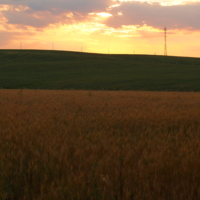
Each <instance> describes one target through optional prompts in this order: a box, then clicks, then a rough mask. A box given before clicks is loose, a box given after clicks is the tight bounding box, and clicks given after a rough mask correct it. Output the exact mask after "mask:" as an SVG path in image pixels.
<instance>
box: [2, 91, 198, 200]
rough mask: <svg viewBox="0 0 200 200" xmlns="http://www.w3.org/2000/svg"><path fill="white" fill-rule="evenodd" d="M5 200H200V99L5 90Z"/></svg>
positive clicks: (174, 95)
mask: <svg viewBox="0 0 200 200" xmlns="http://www.w3.org/2000/svg"><path fill="white" fill-rule="evenodd" d="M0 107H1V109H0V160H1V162H0V172H1V173H0V199H1V200H30V199H31V200H52V199H53V200H62V199H63V200H66V199H69V200H70V199H71V200H72V199H73V200H75V199H81V200H89V199H90V200H98V199H103V200H106V199H107V200H112V199H113V200H114V199H120V200H122V199H124V200H125V199H126V200H129V199H130V200H131V199H134V200H147V199H148V200H188V199H190V200H197V199H199V197H200V171H199V167H200V160H199V159H198V158H199V156H200V123H199V121H200V93H198V92H197V93H195V92H190V93H187V92H185V93H183V92H139V91H138V92H131V91H127V92H123V91H120V92H119V91H118V92H113V91H110V92H109V91H92V90H91V91H74V90H71V91H53V90H52V91H48V90H45V91H43V90H0Z"/></svg>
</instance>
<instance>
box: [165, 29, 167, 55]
mask: <svg viewBox="0 0 200 200" xmlns="http://www.w3.org/2000/svg"><path fill="white" fill-rule="evenodd" d="M164 40H165V47H164V56H167V29H166V27H165V28H164Z"/></svg>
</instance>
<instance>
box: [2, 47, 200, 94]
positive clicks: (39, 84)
mask: <svg viewBox="0 0 200 200" xmlns="http://www.w3.org/2000/svg"><path fill="white" fill-rule="evenodd" d="M0 88H4V89H21V88H23V89H25V88H26V89H75V90H142V91H144V90H145V91H200V59H198V58H186V57H171V56H168V57H165V56H153V55H112V54H109V55H103V54H91V53H78V52H66V51H41V50H0Z"/></svg>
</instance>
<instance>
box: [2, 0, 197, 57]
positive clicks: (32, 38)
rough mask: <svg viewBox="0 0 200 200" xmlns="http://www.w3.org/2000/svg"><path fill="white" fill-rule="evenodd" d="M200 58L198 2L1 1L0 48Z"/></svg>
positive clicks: (163, 0) (108, 0) (103, 0)
mask: <svg viewBox="0 0 200 200" xmlns="http://www.w3.org/2000/svg"><path fill="white" fill-rule="evenodd" d="M164 27H166V28H167V53H168V55H172V56H188V57H200V0H195V1H193V0H190V1H188V0H187V1H185V0H183V1H182V0H156V1H145V0H137V1H133V0H0V49H20V48H22V49H44V50H52V49H54V50H66V51H83V52H92V53H105V54H107V53H114V54H150V55H163V54H164Z"/></svg>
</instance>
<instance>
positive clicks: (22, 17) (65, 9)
mask: <svg viewBox="0 0 200 200" xmlns="http://www.w3.org/2000/svg"><path fill="white" fill-rule="evenodd" d="M0 4H6V5H12V7H11V9H9V10H7V11H3V12H2V13H3V15H4V17H6V18H7V20H8V22H7V23H9V24H22V25H28V26H33V27H39V28H40V27H45V26H48V25H49V24H51V23H59V22H62V23H66V24H70V23H74V22H77V21H84V20H87V19H89V18H91V16H88V13H91V12H105V11H106V8H107V7H108V6H110V5H112V0H0ZM19 6H26V7H28V9H26V10H22V11H16V8H17V7H19ZM69 13H72V15H71V16H70V17H68V16H67V14H69Z"/></svg>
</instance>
